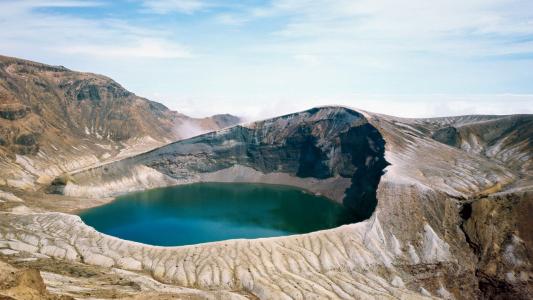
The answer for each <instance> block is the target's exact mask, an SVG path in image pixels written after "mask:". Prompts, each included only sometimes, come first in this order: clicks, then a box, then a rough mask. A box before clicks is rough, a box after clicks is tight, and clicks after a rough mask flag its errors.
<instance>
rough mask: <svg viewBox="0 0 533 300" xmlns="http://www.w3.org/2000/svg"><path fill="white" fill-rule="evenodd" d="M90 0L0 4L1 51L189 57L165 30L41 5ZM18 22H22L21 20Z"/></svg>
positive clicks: (77, 3)
mask: <svg viewBox="0 0 533 300" xmlns="http://www.w3.org/2000/svg"><path fill="white" fill-rule="evenodd" d="M100 5H104V4H102V3H100V2H94V1H48V2H46V1H20V2H10V3H5V4H4V3H3V7H2V8H3V9H2V10H0V27H1V28H2V30H0V40H1V41H2V43H0V51H1V52H4V53H5V54H8V55H9V54H11V53H23V54H25V53H30V54H31V55H32V56H33V55H36V54H37V55H44V54H46V53H50V54H52V55H54V54H71V55H79V54H81V55H84V56H90V57H95V58H99V59H101V58H105V59H115V58H117V57H122V58H158V59H160V58H164V59H168V58H189V57H192V54H191V52H190V50H189V49H188V47H186V46H184V45H182V44H181V43H179V42H176V41H175V39H171V38H169V37H168V35H169V33H168V32H165V31H164V30H161V29H158V30H153V29H148V28H145V27H142V26H136V25H133V24H132V23H131V22H128V21H124V20H120V19H112V18H99V19H88V18H83V17H78V16H75V15H68V14H58V13H46V12H43V11H40V10H38V8H43V7H47V8H50V7H89V6H100ZM21 20H22V21H21Z"/></svg>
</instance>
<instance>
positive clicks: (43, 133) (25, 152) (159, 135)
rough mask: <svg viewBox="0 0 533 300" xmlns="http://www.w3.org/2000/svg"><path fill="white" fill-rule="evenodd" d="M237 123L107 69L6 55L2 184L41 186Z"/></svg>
mask: <svg viewBox="0 0 533 300" xmlns="http://www.w3.org/2000/svg"><path fill="white" fill-rule="evenodd" d="M238 122H239V119H238V118H236V117H234V116H231V115H217V116H213V117H210V118H203V119H195V118H190V117H188V116H185V115H183V114H180V113H178V112H175V111H171V110H169V109H168V108H167V107H165V106H164V105H162V104H160V103H157V102H153V101H150V100H147V99H144V98H142V97H139V96H136V95H135V94H133V93H131V92H129V91H127V90H126V89H124V88H123V87H122V86H121V85H119V84H118V83H117V82H115V81H113V80H112V79H110V78H108V77H105V76H102V75H96V74H92V73H82V72H75V71H71V70H69V69H67V68H65V67H62V66H50V65H45V64H41V63H36V62H31V61H26V60H22V59H17V58H11V57H6V56H0V186H8V187H10V188H20V189H33V190H37V189H39V188H40V187H41V186H43V185H46V184H48V183H49V182H50V180H52V179H53V178H55V177H56V176H58V175H60V174H62V173H65V172H70V171H74V170H77V169H82V168H86V167H89V166H93V165H96V164H100V163H102V162H105V161H111V160H116V159H120V158H124V157H127V156H130V155H133V154H136V153H140V152H143V151H147V150H149V149H153V148H154V147H157V146H161V145H164V144H166V143H169V142H172V141H175V140H178V139H181V138H187V137H190V136H192V135H195V134H199V133H202V132H208V131H212V130H215V129H220V128H224V127H227V126H230V125H234V124H236V123H238Z"/></svg>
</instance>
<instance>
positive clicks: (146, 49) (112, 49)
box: [56, 39, 192, 58]
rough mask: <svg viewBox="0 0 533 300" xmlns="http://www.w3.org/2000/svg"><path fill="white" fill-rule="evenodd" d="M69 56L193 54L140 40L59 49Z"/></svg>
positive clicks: (184, 56)
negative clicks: (118, 44) (130, 42)
mask: <svg viewBox="0 0 533 300" xmlns="http://www.w3.org/2000/svg"><path fill="white" fill-rule="evenodd" d="M56 51H58V52H62V53H67V54H83V55H91V56H97V57H101V56H103V57H115V58H190V57H191V56H192V55H191V53H190V52H189V51H188V50H187V49H185V48H184V47H182V46H180V45H176V44H173V43H168V42H166V41H162V40H156V39H140V40H137V41H135V42H134V43H133V44H131V45H123V46H115V45H74V46H64V47H60V48H57V49H56Z"/></svg>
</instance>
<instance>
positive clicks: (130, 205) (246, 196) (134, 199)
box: [80, 183, 350, 246]
mask: <svg viewBox="0 0 533 300" xmlns="http://www.w3.org/2000/svg"><path fill="white" fill-rule="evenodd" d="M80 217H81V218H82V220H83V221H84V222H85V223H86V224H88V225H90V226H93V227H94V228H95V229H96V230H98V231H100V232H103V233H106V234H109V235H112V236H116V237H119V238H122V239H126V240H132V241H137V242H141V243H146V244H151V245H159V246H180V245H191V244H197V243H204V242H213V241H221V240H227V239H235V238H260V237H273V236H283V235H290V234H297V233H306V232H311V231H316V230H321V229H327V228H332V227H337V226H339V225H343V224H347V223H350V218H349V214H348V212H347V211H346V210H345V209H344V207H343V206H342V205H339V204H337V203H334V202H332V201H330V200H328V199H326V198H324V197H320V196H315V195H312V194H309V193H306V192H304V191H302V190H299V189H297V188H293V187H287V186H279V185H266V184H249V183H196V184H189V185H181V186H174V187H168V188H160V189H154V190H148V191H144V192H139V193H132V194H128V195H124V196H121V197H118V198H117V199H116V200H115V201H113V202H110V203H108V204H106V205H103V206H99V207H95V208H92V209H88V210H85V211H83V212H82V213H80Z"/></svg>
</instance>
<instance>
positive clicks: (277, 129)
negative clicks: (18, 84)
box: [0, 107, 533, 299]
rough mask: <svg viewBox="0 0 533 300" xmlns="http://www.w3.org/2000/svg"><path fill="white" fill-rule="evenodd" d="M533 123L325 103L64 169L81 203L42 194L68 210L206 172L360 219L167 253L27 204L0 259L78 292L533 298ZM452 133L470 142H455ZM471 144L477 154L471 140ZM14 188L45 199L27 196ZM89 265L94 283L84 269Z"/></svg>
mask: <svg viewBox="0 0 533 300" xmlns="http://www.w3.org/2000/svg"><path fill="white" fill-rule="evenodd" d="M532 118H533V116H530V115H526V116H465V117H450V118H437V119H404V118H396V117H391V116H384V115H379V114H374V113H368V112H363V111H354V110H352V109H348V108H342V107H322V108H316V109H311V110H308V111H304V112H300V113H295V114H290V115H286V116H282V117H278V118H273V119H269V120H265V121H260V122H255V123H251V124H247V125H243V126H235V127H231V128H227V129H224V130H221V131H218V132H214V133H208V134H204V135H202V136H197V137H194V138H191V139H188V140H184V141H179V142H175V143H172V144H169V145H166V146H163V147H160V148H157V149H155V150H152V151H150V152H147V153H143V154H140V155H137V156H133V157H130V158H127V159H123V160H120V161H116V162H112V163H108V164H106V165H102V166H98V167H95V168H91V169H87V170H83V171H79V172H75V173H73V174H69V175H68V176H61V177H59V178H57V179H56V180H54V183H53V184H52V185H51V186H50V187H49V190H50V191H53V192H56V193H63V194H65V195H68V196H69V197H65V196H58V195H43V197H55V198H54V200H56V201H57V202H56V203H65V204H64V205H67V206H68V205H69V203H70V202H69V201H71V202H74V201H77V200H75V199H79V197H83V198H81V199H83V203H84V204H85V206H87V205H97V204H99V203H101V202H102V201H101V200H100V199H102V198H103V197H105V196H110V195H116V194H121V193H125V192H128V191H133V190H140V189H147V188H151V187H158V186H165V185H175V184H182V183H190V182H198V181H242V182H264V183H278V184H279V183H281V184H286V185H293V186H298V187H302V188H305V189H307V190H310V191H313V192H317V193H321V194H323V195H325V196H327V197H329V198H330V199H332V200H333V201H338V202H341V203H343V204H344V205H346V206H349V207H350V208H352V209H353V213H354V220H363V219H364V220H363V221H361V222H358V223H354V224H350V225H345V226H342V227H339V228H334V229H330V230H324V231H319V232H314V233H309V234H303V235H295V236H287V237H278V238H268V239H255V240H230V241H223V242H217V243H209V244H201V245H191V246H186V247H167V248H165V247H155V246H149V245H143V244H138V243H134V242H129V241H124V240H120V239H117V238H113V237H110V236H107V235H103V234H101V233H99V232H97V231H95V230H94V229H93V228H91V227H88V226H87V225H85V224H84V223H83V222H82V221H81V220H80V219H79V218H78V217H76V216H72V215H68V214H61V213H55V212H42V211H41V212H40V213H31V214H28V213H18V214H17V211H21V210H15V211H14V212H10V213H1V215H0V253H8V254H6V255H8V256H7V257H8V259H9V262H10V263H13V264H24V266H28V267H32V268H37V269H42V268H43V266H45V267H46V270H47V271H46V272H41V275H42V276H43V279H44V282H45V284H46V285H47V286H48V287H49V288H50V289H52V290H54V291H56V292H57V293H62V294H68V295H71V296H75V297H79V298H85V297H89V296H87V294H92V295H103V294H101V293H103V292H102V289H103V288H102V287H106V288H107V287H110V289H112V290H113V294H111V293H110V292H109V293H107V294H105V295H109V297H111V296H110V295H114V293H120V294H121V295H133V294H135V295H138V296H139V297H141V296H142V295H143V294H144V295H153V294H154V293H156V292H157V293H163V292H168V293H172V294H173V295H174V296H176V297H181V296H182V297H188V296H191V295H194V297H205V298H209V297H212V298H214V297H219V298H227V299H255V298H260V299H309V298H316V299H369V298H370V299H398V298H400V299H433V298H444V299H453V298H455V299H474V298H482V299H485V298H512V299H529V298H531V295H532V293H533V281H532V279H533V270H532V264H531V257H533V256H532V255H533V254H532V252H531V251H532V249H533V236H532V235H531V226H532V225H533V224H531V218H530V216H531V215H532V214H533V197H532V196H531V195H532V191H533V178H532V176H531V173H530V172H529V170H530V169H529V167H526V168H523V166H524V165H525V166H530V165H531V160H532V157H533V155H532V151H533V150H532V149H531V146H530V145H531V134H530V133H529V132H530V131H529V130H530V129H529V127H528V126H527V124H530V123H531V120H532ZM516 119H518V121H516ZM509 120H511V121H509ZM483 122H487V124H491V125H490V126H491V127H492V128H493V129H490V128H487V127H485V126H481V125H479V124H486V123H483ZM449 127H454V128H455V129H456V130H457V131H458V132H459V134H458V135H459V137H456V138H453V137H452V138H446V134H443V132H444V133H446V132H447V131H450V129H447V128H449ZM452 130H453V129H452ZM494 130H496V132H500V134H491V132H493V131H494ZM443 135H444V138H443V137H442V136H443ZM472 136H474V137H475V138H473V137H472ZM451 139H455V140H457V141H459V142H458V143H455V142H454V143H450V142H449V141H450V140H451ZM474 139H475V140H476V142H475V143H476V145H480V148H476V149H481V150H480V151H477V150H476V151H472V149H474V147H465V146H464V145H466V144H467V143H470V142H471V141H473V140H474ZM471 145H473V143H471ZM495 145H499V146H495ZM490 149H492V150H490ZM494 149H497V151H495V150H494ZM489 150H490V151H489ZM491 153H501V155H492V154H491ZM505 153H508V154H512V155H504V154H505ZM515 156H518V157H519V158H515ZM517 162H521V164H518V163H517ZM383 168H385V169H383ZM0 196H2V194H0ZM16 196H19V197H20V198H21V199H19V198H17V197H16ZM4 198H5V199H6V200H5V201H8V203H14V201H19V202H17V203H22V202H20V201H26V202H25V203H24V205H28V206H29V209H31V210H33V211H38V210H39V209H41V210H42V209H43V208H42V207H43V206H40V205H39V204H38V202H37V203H36V202H29V201H27V200H26V198H24V195H23V194H21V193H17V195H9V194H6V193H4ZM8 198H9V199H10V200H7V199H8ZM63 198H66V199H70V200H63V201H64V202H61V199H63ZM376 201H377V202H376ZM32 205H33V206H32ZM55 205H56V207H59V208H61V204H55ZM0 207H1V206H0ZM59 208H58V209H59ZM302 213H305V208H302ZM32 259H33V260H32ZM34 259H38V260H37V261H35V262H34ZM22 262H23V263H22ZM58 262H61V265H60V264H59V263H58ZM66 266H68V268H67V267H66ZM87 268H91V269H90V270H91V271H92V272H93V273H91V274H94V275H93V276H92V277H91V278H90V279H87V278H86V277H84V276H83V275H79V274H80V270H86V269H87ZM64 269H72V270H73V271H72V272H65V271H64ZM81 274H84V273H83V272H81ZM147 274H148V275H147ZM147 276H150V277H151V278H148V277H147ZM110 278H112V279H113V280H115V281H113V283H110V282H109V280H110ZM117 278H122V279H124V280H128V281H130V284H129V285H125V284H124V283H123V281H120V280H119V279H117ZM153 279H156V280H157V282H156V281H153ZM132 286H138V287H139V288H138V289H137V290H132V289H131V287H132ZM0 294H1V290H0ZM191 297H192V296H191ZM102 298H105V297H103V296H102Z"/></svg>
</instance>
